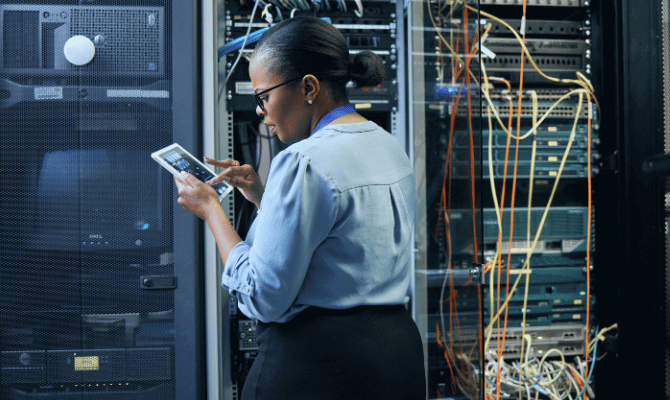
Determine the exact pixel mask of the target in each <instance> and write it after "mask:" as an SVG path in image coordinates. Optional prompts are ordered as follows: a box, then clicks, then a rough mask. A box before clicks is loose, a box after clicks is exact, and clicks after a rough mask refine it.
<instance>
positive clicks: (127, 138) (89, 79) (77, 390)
mask: <svg viewBox="0 0 670 400" xmlns="http://www.w3.org/2000/svg"><path fill="white" fill-rule="evenodd" d="M72 3H76V2H72ZM109 3H110V2H107V3H106V4H107V5H106V6H77V5H68V6H56V5H41V4H33V5H26V4H21V5H12V4H3V5H0V23H1V24H2V27H1V28H0V32H1V36H0V46H2V48H3V51H2V52H0V53H2V57H3V58H2V62H0V121H2V122H1V123H0V141H1V146H0V187H2V191H1V192H0V215H2V221H1V223H0V398H1V399H3V400H13V399H28V398H37V397H39V398H45V399H48V398H58V399H84V398H86V399H88V398H95V399H140V398H141V399H156V400H158V399H160V400H165V399H175V398H176V394H175V387H176V384H175V381H176V375H177V374H176V373H175V371H176V367H175V352H176V350H175V347H176V346H178V344H177V343H176V342H175V331H176V327H175V326H176V324H175V300H174V298H175V291H174V290H172V289H160V288H155V287H151V286H150V285H143V282H144V280H145V279H151V277H156V276H158V277H163V276H165V277H173V276H175V265H174V259H175V256H174V243H175V237H174V236H175V234H174V223H173V219H174V215H173V196H174V192H173V187H174V183H173V181H172V178H171V176H170V175H169V174H168V173H166V172H165V171H163V170H162V169H161V167H160V166H159V165H158V164H157V163H155V162H154V161H153V160H152V159H151V157H150V154H151V152H153V151H155V150H157V149H159V148H161V147H164V146H167V145H169V144H171V143H173V141H174V137H173V124H174V121H173V98H172V97H173V96H172V93H171V89H172V82H171V78H172V76H171V75H172V72H171V71H172V67H171V62H172V58H171V50H170V49H169V48H168V42H169V41H167V40H165V38H166V37H169V36H170V35H171V34H172V32H171V30H170V26H169V24H167V23H166V21H169V18H170V15H171V12H170V3H169V2H167V4H166V5H165V7H163V6H156V2H152V4H153V5H152V6H151V7H141V6H137V7H128V6H125V5H124V4H127V3H126V2H119V3H120V4H109ZM62 28H66V29H65V30H63V29H62ZM75 35H83V36H86V37H87V38H89V39H90V40H91V41H92V42H93V43H94V44H95V56H94V58H93V60H92V61H91V62H90V63H88V64H86V65H83V66H76V65H73V64H70V63H69V62H68V61H67V60H66V59H64V57H63V41H64V40H67V39H68V38H70V37H72V36H75ZM3 40H4V42H3ZM195 133H196V132H193V133H192V134H195ZM147 277H149V278H147Z"/></svg>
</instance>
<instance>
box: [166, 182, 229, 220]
mask: <svg viewBox="0 0 670 400" xmlns="http://www.w3.org/2000/svg"><path fill="white" fill-rule="evenodd" d="M182 176H183V177H184V180H185V181H186V182H185V183H184V181H182V180H180V179H179V178H177V177H175V178H174V181H175V184H176V185H177V189H178V191H177V192H178V193H179V199H178V200H177V202H178V203H179V205H181V206H182V207H184V209H185V210H187V211H190V212H192V213H193V214H195V215H196V216H198V217H199V218H202V219H204V220H207V217H208V216H209V215H210V214H211V213H212V211H213V210H215V209H216V207H221V204H220V203H219V195H218V193H217V192H216V190H214V188H213V187H211V186H210V185H208V184H206V183H204V182H202V181H200V180H199V179H198V178H196V177H195V176H193V175H191V174H189V173H182Z"/></svg>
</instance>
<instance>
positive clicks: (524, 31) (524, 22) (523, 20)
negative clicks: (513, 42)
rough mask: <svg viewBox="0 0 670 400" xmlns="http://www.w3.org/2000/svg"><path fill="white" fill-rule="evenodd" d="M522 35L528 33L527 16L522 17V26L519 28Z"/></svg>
mask: <svg viewBox="0 0 670 400" xmlns="http://www.w3.org/2000/svg"><path fill="white" fill-rule="evenodd" d="M519 30H520V31H521V34H522V35H525V34H526V16H525V15H524V16H522V17H521V28H520V29H519Z"/></svg>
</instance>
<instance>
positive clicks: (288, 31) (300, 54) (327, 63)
mask: <svg viewBox="0 0 670 400" xmlns="http://www.w3.org/2000/svg"><path fill="white" fill-rule="evenodd" d="M253 57H254V58H262V59H263V60H264V62H265V63H267V65H268V66H269V70H270V71H271V72H272V73H274V74H276V75H278V76H280V77H281V78H283V79H284V80H288V79H293V78H297V77H302V76H305V75H308V74H311V75H314V76H315V77H316V78H317V79H319V81H320V82H321V84H325V85H327V86H328V87H329V89H330V92H331V95H332V96H333V99H334V100H335V101H343V100H346V90H345V86H346V84H347V83H348V82H349V81H353V82H354V84H356V85H357V86H374V85H378V84H380V83H382V81H383V79H384V64H383V62H382V60H381V58H379V56H377V55H376V54H374V53H372V52H370V51H366V52H360V53H358V54H356V55H355V57H353V58H352V57H351V56H350V54H349V48H348V46H347V41H346V39H345V38H344V36H343V35H342V33H340V31H338V30H337V28H335V27H334V26H333V25H332V24H331V23H329V22H326V21H324V20H322V19H320V18H316V17H295V18H291V19H288V20H285V21H283V22H281V23H279V24H277V25H274V26H273V27H271V28H270V29H268V30H267V31H266V32H265V33H264V34H263V35H262V36H261V38H260V40H259V41H258V43H257V44H256V49H255V50H254V56H253Z"/></svg>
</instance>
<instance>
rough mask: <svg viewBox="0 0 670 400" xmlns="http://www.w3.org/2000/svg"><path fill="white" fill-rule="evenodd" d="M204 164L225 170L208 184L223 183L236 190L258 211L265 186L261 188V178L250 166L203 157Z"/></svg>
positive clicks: (234, 161) (228, 160)
mask: <svg viewBox="0 0 670 400" xmlns="http://www.w3.org/2000/svg"><path fill="white" fill-rule="evenodd" d="M205 162H206V163H208V164H211V165H216V166H217V167H221V168H226V170H225V171H223V172H221V173H220V174H218V175H217V176H216V177H215V178H214V179H212V180H210V181H209V182H208V183H217V182H220V181H224V182H226V183H228V184H230V185H232V186H234V187H236V188H238V189H239V190H240V192H241V193H242V195H244V197H245V198H246V199H247V200H249V201H250V202H252V203H254V204H255V205H256V207H258V208H259V209H260V207H261V199H262V198H263V193H264V192H265V186H263V182H261V178H260V177H259V176H258V174H257V173H256V171H254V168H253V167H252V166H251V165H249V164H245V165H240V162H239V161H236V160H231V159H227V160H214V159H212V158H209V157H205Z"/></svg>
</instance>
